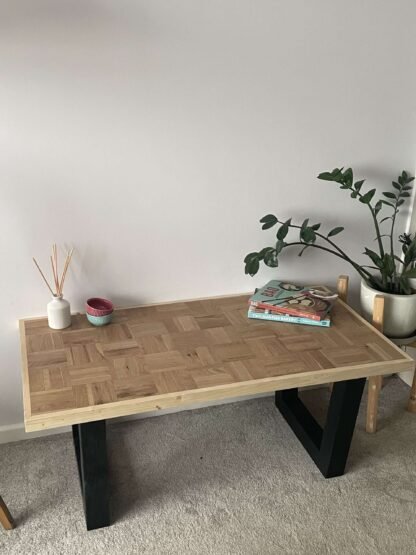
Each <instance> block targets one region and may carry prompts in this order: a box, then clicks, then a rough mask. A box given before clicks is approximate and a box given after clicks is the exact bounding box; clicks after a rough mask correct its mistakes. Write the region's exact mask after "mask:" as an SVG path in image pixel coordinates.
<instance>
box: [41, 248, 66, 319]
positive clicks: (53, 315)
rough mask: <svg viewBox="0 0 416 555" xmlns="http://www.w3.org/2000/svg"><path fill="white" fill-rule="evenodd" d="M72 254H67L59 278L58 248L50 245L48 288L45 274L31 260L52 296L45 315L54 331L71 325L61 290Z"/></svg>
mask: <svg viewBox="0 0 416 555" xmlns="http://www.w3.org/2000/svg"><path fill="white" fill-rule="evenodd" d="M73 252H74V249H71V251H70V252H68V253H67V255H66V259H65V263H64V266H63V270H62V274H61V276H60V277H59V269H58V248H57V246H56V245H55V244H53V245H52V254H51V256H50V260H51V268H52V277H53V282H52V287H51V286H50V284H49V281H48V280H47V279H46V277H45V274H44V273H43V272H42V270H41V268H40V266H39V264H38V263H37V261H36V259H35V258H33V262H34V263H35V265H36V268H37V269H38V270H39V273H40V275H41V276H42V278H43V281H44V282H45V283H46V285H47V287H48V289H49V291H50V292H51V294H52V300H51V301H50V302H49V303H48V305H47V313H48V324H49V327H50V328H52V329H54V330H62V329H64V328H67V327H68V326H70V325H71V307H70V304H69V302H68V301H67V300H66V299H64V297H63V288H64V283H65V278H66V274H67V271H68V268H69V264H70V263H71V258H72V253H73Z"/></svg>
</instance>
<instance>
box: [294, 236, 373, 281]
mask: <svg viewBox="0 0 416 555" xmlns="http://www.w3.org/2000/svg"><path fill="white" fill-rule="evenodd" d="M295 245H302V246H303V247H314V248H315V249H320V250H322V251H326V252H329V253H330V254H333V255H334V256H337V257H338V258H341V259H342V260H345V261H346V262H349V263H350V264H351V265H352V266H353V267H354V269H355V270H356V271H357V272H358V273H359V274H360V276H361V277H362V278H363V279H364V280H365V281H367V280H368V278H369V277H371V274H370V272H367V270H364V268H361V266H359V265H358V264H357V263H356V262H354V261H353V260H351V258H349V257H348V256H343V255H342V254H339V253H338V252H336V251H333V250H331V249H328V248H326V247H323V246H322V245H315V243H303V242H302V241H295V242H293V243H286V245H285V248H286V247H293V246H295ZM366 274H367V275H366Z"/></svg>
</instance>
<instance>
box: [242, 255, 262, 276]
mask: <svg viewBox="0 0 416 555" xmlns="http://www.w3.org/2000/svg"><path fill="white" fill-rule="evenodd" d="M259 267H260V263H259V260H258V258H252V259H251V260H250V261H249V262H247V263H246V267H245V273H246V274H249V275H250V276H255V275H256V274H257V272H258V271H259Z"/></svg>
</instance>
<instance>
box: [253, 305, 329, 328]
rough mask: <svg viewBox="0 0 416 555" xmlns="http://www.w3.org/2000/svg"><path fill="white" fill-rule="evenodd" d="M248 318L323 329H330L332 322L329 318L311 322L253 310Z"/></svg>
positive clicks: (285, 315) (286, 315) (298, 317)
mask: <svg viewBox="0 0 416 555" xmlns="http://www.w3.org/2000/svg"><path fill="white" fill-rule="evenodd" d="M248 317H249V318H253V319H255V320H269V321H272V322H286V324H303V325H307V326H321V327H323V328H329V326H330V325H331V320H330V319H329V318H324V319H323V320H311V319H310V318H302V317H300V316H290V315H289V314H275V313H271V312H265V311H264V310H258V311H256V310H252V309H250V310H249V311H248Z"/></svg>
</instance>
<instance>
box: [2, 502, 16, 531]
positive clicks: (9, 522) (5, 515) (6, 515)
mask: <svg viewBox="0 0 416 555" xmlns="http://www.w3.org/2000/svg"><path fill="white" fill-rule="evenodd" d="M0 522H1V523H2V525H3V528H4V529H5V530H12V529H13V528H14V527H15V524H14V520H13V518H12V515H11V514H10V511H9V509H8V508H7V505H6V503H5V502H4V501H3V498H2V497H1V496H0Z"/></svg>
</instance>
